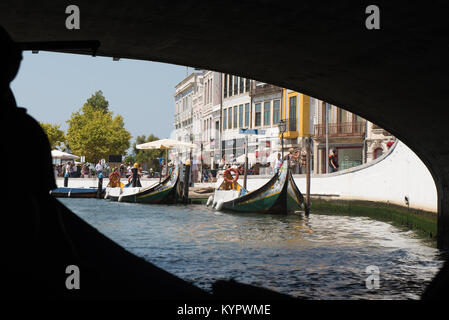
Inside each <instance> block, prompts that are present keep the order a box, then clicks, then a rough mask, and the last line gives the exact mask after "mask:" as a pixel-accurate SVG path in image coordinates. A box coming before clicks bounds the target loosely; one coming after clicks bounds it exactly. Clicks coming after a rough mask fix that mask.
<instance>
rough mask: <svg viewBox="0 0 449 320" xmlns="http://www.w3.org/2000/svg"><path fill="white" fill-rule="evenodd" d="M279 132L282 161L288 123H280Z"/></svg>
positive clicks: (282, 121) (283, 121)
mask: <svg viewBox="0 0 449 320" xmlns="http://www.w3.org/2000/svg"><path fill="white" fill-rule="evenodd" d="M278 126H279V132H280V133H281V148H282V149H281V150H282V159H284V132H285V131H287V122H286V121H285V120H284V119H282V120H280V121H279V124H278Z"/></svg>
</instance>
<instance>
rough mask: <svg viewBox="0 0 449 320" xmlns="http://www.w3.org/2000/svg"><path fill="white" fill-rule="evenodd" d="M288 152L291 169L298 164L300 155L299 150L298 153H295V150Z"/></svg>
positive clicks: (287, 157) (291, 149)
mask: <svg viewBox="0 0 449 320" xmlns="http://www.w3.org/2000/svg"><path fill="white" fill-rule="evenodd" d="M288 152H289V153H288V154H287V156H286V159H288V160H289V161H290V163H289V165H290V168H291V167H293V166H294V165H295V164H296V161H297V160H298V158H299V157H300V154H299V150H296V152H295V149H293V148H290V149H288Z"/></svg>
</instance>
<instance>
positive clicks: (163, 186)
mask: <svg viewBox="0 0 449 320" xmlns="http://www.w3.org/2000/svg"><path fill="white" fill-rule="evenodd" d="M178 185H179V168H178V167H176V168H174V169H173V172H172V173H171V174H170V175H169V176H168V177H167V178H165V179H164V180H163V181H162V182H161V183H158V184H156V185H154V186H150V187H145V188H142V187H137V188H132V187H128V188H120V187H116V188H106V196H105V199H110V200H112V201H119V202H133V203H149V204H158V203H159V204H173V203H176V202H177V200H178Z"/></svg>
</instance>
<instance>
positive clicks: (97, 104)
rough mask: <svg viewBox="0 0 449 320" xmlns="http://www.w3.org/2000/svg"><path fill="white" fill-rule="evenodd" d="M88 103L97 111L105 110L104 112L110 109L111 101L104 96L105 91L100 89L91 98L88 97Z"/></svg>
mask: <svg viewBox="0 0 449 320" xmlns="http://www.w3.org/2000/svg"><path fill="white" fill-rule="evenodd" d="M86 104H88V105H90V106H92V108H93V109H94V110H96V111H103V112H104V113H106V112H108V111H109V102H108V100H106V98H105V97H104V96H103V91H101V90H98V91H97V92H95V93H94V94H93V95H92V96H91V97H90V98H89V99H87V103H86Z"/></svg>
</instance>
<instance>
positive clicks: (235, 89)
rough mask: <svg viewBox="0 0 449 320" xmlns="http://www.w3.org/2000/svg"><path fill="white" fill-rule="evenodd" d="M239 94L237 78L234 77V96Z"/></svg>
mask: <svg viewBox="0 0 449 320" xmlns="http://www.w3.org/2000/svg"><path fill="white" fill-rule="evenodd" d="M238 93H239V77H237V76H234V94H238Z"/></svg>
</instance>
